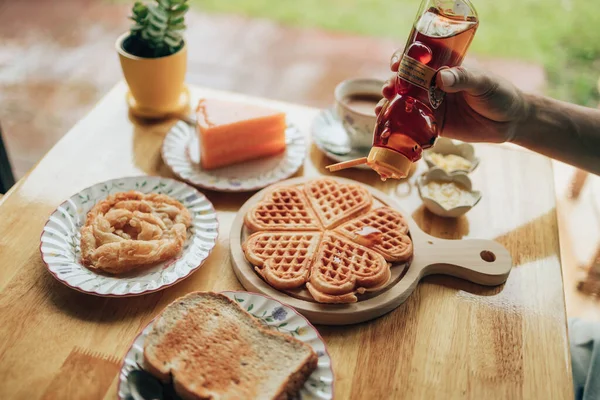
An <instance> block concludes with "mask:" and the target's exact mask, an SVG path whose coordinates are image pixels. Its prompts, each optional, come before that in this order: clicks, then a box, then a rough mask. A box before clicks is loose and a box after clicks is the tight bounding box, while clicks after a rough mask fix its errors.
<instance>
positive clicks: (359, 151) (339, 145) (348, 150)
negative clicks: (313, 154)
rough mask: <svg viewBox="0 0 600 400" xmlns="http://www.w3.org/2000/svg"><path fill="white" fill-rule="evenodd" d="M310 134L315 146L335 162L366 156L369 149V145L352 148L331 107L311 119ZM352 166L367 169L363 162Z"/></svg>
mask: <svg viewBox="0 0 600 400" xmlns="http://www.w3.org/2000/svg"><path fill="white" fill-rule="evenodd" d="M311 134H312V139H313V141H314V142H315V144H316V145H317V147H318V148H319V149H320V150H321V151H322V152H323V153H325V154H326V155H327V157H329V158H331V159H332V160H334V161H337V162H342V161H349V160H353V159H356V158H361V157H367V156H368V155H369V151H370V150H371V148H370V147H361V148H352V146H351V145H350V139H349V138H348V133H347V132H346V130H345V129H344V127H343V126H342V123H341V121H340V120H339V118H338V117H337V116H336V114H335V112H334V111H333V110H332V109H325V110H321V111H320V112H319V114H318V115H317V116H316V117H315V119H314V121H313V124H312V127H311ZM354 168H357V169H369V167H368V166H366V165H364V164H363V165H359V166H356V167H354Z"/></svg>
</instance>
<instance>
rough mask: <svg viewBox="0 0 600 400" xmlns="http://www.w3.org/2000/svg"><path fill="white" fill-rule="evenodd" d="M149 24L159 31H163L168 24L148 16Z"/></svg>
mask: <svg viewBox="0 0 600 400" xmlns="http://www.w3.org/2000/svg"><path fill="white" fill-rule="evenodd" d="M150 25H152V27H153V28H156V29H159V30H160V31H164V30H165V29H167V27H168V26H169V24H168V23H167V22H164V21H159V20H157V19H154V18H150Z"/></svg>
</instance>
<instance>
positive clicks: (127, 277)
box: [40, 176, 218, 297]
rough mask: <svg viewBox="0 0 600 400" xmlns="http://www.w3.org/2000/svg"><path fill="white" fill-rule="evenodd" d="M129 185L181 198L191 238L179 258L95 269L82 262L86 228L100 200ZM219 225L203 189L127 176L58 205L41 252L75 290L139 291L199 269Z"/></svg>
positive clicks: (111, 293) (53, 271) (126, 293)
mask: <svg viewBox="0 0 600 400" xmlns="http://www.w3.org/2000/svg"><path fill="white" fill-rule="evenodd" d="M128 190H138V191H140V192H143V193H164V194H167V195H169V196H171V197H173V198H175V199H177V200H178V201H180V202H181V203H182V204H183V205H184V206H186V207H187V208H188V210H189V211H190V213H191V214H192V225H191V226H190V228H189V229H188V239H187V241H186V243H185V245H184V248H183V251H182V252H181V254H180V256H179V257H178V258H176V259H174V260H169V261H167V262H163V263H159V264H156V265H154V266H150V267H147V268H140V269H139V270H137V271H132V272H130V273H127V274H124V275H119V276H111V275H108V274H102V273H98V272H94V271H92V270H90V269H88V268H86V267H85V266H83V265H82V264H81V259H80V247H79V243H80V240H81V235H80V230H81V227H82V226H83V224H84V223H85V219H86V216H87V213H88V211H89V210H90V209H91V208H92V207H93V206H94V205H95V204H96V203H97V202H98V201H100V200H103V199H105V198H106V197H107V196H108V195H109V194H113V193H117V192H125V191H128ZM217 230H218V222H217V214H216V212H215V209H214V207H213V205H212V204H211V202H210V201H209V200H208V199H207V198H206V196H204V195H203V194H202V193H200V192H199V191H198V190H196V189H194V188H192V187H190V186H188V185H186V184H185V183H182V182H178V181H176V180H173V179H168V178H161V177H155V176H139V177H130V178H121V179H115V180H111V181H107V182H102V183H98V184H96V185H94V186H91V187H89V188H87V189H84V190H82V191H81V192H79V193H76V194H75V195H73V196H72V197H71V198H70V199H68V200H66V201H65V202H64V203H62V204H61V205H60V206H58V208H57V209H56V211H54V213H52V215H51V216H50V218H49V219H48V222H46V226H44V230H43V231H42V236H41V243H40V252H41V253H42V260H43V261H44V263H45V264H46V266H47V267H48V270H49V271H50V273H51V274H52V275H54V277H55V278H56V279H58V280H59V281H61V282H62V283H64V284H65V285H67V286H69V287H71V288H73V289H76V290H79V291H81V292H85V293H90V294H94V295H97V296H107V297H122V296H137V295H141V294H145V293H150V292H155V291H157V290H161V289H164V288H166V287H168V286H171V285H173V284H175V283H176V282H178V281H180V280H182V279H184V278H186V277H187V276H189V275H190V274H191V273H192V272H194V271H195V270H196V269H198V268H199V267H200V266H201V265H202V264H203V263H204V260H206V258H207V257H208V255H209V254H210V252H211V250H212V249H213V247H214V246H215V243H216V240H217Z"/></svg>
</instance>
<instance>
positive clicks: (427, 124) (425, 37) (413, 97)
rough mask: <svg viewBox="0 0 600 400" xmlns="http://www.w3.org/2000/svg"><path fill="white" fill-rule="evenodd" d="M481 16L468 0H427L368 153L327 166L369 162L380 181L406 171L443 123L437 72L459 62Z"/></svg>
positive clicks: (412, 33)
mask: <svg viewBox="0 0 600 400" xmlns="http://www.w3.org/2000/svg"><path fill="white" fill-rule="evenodd" d="M478 25H479V21H478V19H477V12H476V11H475V8H473V5H472V4H471V2H470V1H469V0H423V1H422V2H421V6H420V8H419V12H418V13H417V17H416V20H415V23H414V25H413V28H412V30H411V32H410V36H409V37H408V40H407V42H406V46H405V48H404V53H403V54H402V56H401V58H400V61H399V66H398V74H397V75H396V76H395V79H394V81H395V88H394V90H395V96H394V98H393V99H392V100H391V101H390V102H388V103H387V104H386V105H385V106H384V107H383V109H382V110H381V112H380V113H379V115H378V117H377V124H376V126H375V131H374V132H373V146H372V148H371V151H370V152H369V156H368V157H366V158H362V159H357V160H351V161H346V162H343V163H339V164H334V165H331V166H329V167H328V168H329V170H330V171H337V170H340V169H344V168H349V167H353V166H355V165H359V164H365V163H366V164H367V165H369V166H370V167H371V168H372V169H373V170H375V171H377V173H379V175H380V176H381V179H382V180H386V179H388V178H394V179H400V178H404V177H406V176H407V175H408V171H409V169H410V167H411V164H412V163H414V162H416V161H418V160H419V159H420V158H421V154H422V152H423V150H424V149H427V148H429V147H431V146H433V144H434V143H435V141H436V139H437V137H438V135H439V131H440V129H441V127H442V126H443V119H444V114H445V107H444V106H443V103H444V92H442V91H441V90H440V89H439V88H437V86H436V77H437V73H438V72H439V71H440V70H442V69H444V68H448V67H455V66H459V65H461V63H462V61H463V59H464V57H465V54H466V52H467V49H468V48H469V45H470V44H471V41H472V40H473V36H474V35H475V31H476V30H477V26H478Z"/></svg>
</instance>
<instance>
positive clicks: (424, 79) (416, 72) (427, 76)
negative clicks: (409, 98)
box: [398, 54, 444, 108]
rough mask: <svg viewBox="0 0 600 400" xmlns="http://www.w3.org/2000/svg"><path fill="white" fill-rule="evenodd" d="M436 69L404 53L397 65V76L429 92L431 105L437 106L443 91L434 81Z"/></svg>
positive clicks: (440, 101)
mask: <svg viewBox="0 0 600 400" xmlns="http://www.w3.org/2000/svg"><path fill="white" fill-rule="evenodd" d="M440 69H441V68H440ZM438 71H439V70H435V69H433V68H431V67H428V66H427V65H425V64H423V63H422V62H420V61H418V60H415V59H414V58H412V57H410V56H407V55H406V54H404V55H403V56H402V59H401V60H400V64H399V65H398V78H400V79H403V80H405V81H407V82H410V83H412V84H413V85H415V86H418V87H420V88H421V89H423V90H425V91H426V92H427V93H429V102H430V103H431V106H432V107H433V108H438V107H439V106H440V105H441V104H442V101H443V100H444V92H442V91H441V90H440V89H439V88H438V87H437V85H436V83H435V78H436V74H437V72H438Z"/></svg>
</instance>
